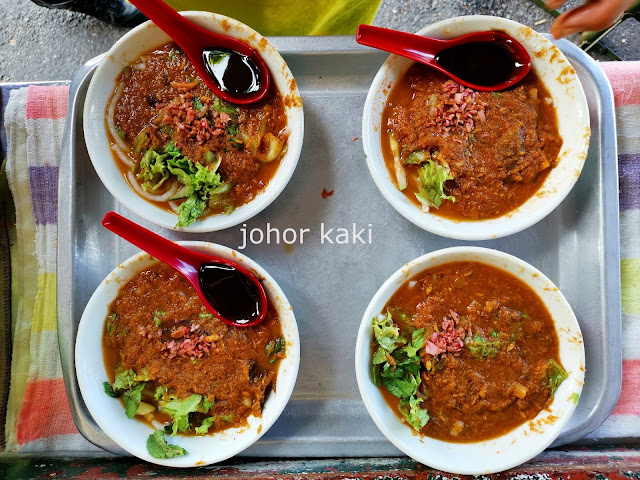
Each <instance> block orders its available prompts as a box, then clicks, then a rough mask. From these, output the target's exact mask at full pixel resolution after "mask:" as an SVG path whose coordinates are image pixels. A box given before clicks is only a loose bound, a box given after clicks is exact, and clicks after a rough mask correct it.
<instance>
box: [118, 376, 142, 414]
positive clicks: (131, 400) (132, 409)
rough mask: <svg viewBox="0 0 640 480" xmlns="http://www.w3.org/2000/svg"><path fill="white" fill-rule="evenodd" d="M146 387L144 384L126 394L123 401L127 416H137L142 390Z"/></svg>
mask: <svg viewBox="0 0 640 480" xmlns="http://www.w3.org/2000/svg"><path fill="white" fill-rule="evenodd" d="M145 385H146V383H144V382H143V383H140V384H138V385H136V386H135V387H133V388H131V389H130V390H127V391H126V392H124V395H123V396H122V399H123V400H124V413H126V414H127V417H129V418H133V417H134V416H135V414H136V411H137V410H138V407H139V406H140V401H141V400H142V390H144V387H145Z"/></svg>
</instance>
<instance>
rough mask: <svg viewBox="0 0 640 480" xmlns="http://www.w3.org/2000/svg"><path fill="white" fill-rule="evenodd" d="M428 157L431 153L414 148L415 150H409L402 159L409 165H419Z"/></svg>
mask: <svg viewBox="0 0 640 480" xmlns="http://www.w3.org/2000/svg"><path fill="white" fill-rule="evenodd" d="M430 158H431V155H429V152H427V151H426V150H416V151H415V152H411V153H410V154H409V155H407V158H405V159H404V163H408V164H409V165H420V164H421V163H423V162H426V161H427V160H429V159H430Z"/></svg>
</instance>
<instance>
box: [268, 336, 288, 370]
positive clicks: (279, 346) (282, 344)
mask: <svg viewBox="0 0 640 480" xmlns="http://www.w3.org/2000/svg"><path fill="white" fill-rule="evenodd" d="M286 345H287V342H286V341H285V339H284V336H283V335H280V336H279V337H278V338H276V339H275V340H271V341H270V342H269V343H267V345H266V346H265V347H264V351H265V353H266V354H267V356H268V357H272V358H271V360H269V363H273V362H275V361H276V360H277V359H278V358H281V357H282V355H277V356H276V354H278V353H279V352H284V351H285V348H286Z"/></svg>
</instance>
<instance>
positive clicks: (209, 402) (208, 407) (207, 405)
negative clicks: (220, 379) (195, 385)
mask: <svg viewBox="0 0 640 480" xmlns="http://www.w3.org/2000/svg"><path fill="white" fill-rule="evenodd" d="M211 407H213V400H209V397H203V399H202V409H203V410H204V413H207V412H208V411H209V410H211Z"/></svg>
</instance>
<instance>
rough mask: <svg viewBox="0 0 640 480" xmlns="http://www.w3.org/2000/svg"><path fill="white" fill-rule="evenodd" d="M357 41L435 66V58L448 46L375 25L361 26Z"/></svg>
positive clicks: (426, 38)
mask: <svg viewBox="0 0 640 480" xmlns="http://www.w3.org/2000/svg"><path fill="white" fill-rule="evenodd" d="M356 41H357V42H358V43H359V44H361V45H366V46H368V47H373V48H378V49H380V50H384V51H385V52H389V53H395V54H396V55H401V56H403V57H407V58H411V59H412V60H415V61H417V62H420V63H424V64H426V65H433V64H434V63H435V56H436V55H437V54H438V52H440V51H441V50H442V49H443V48H445V47H446V45H447V43H446V41H443V40H438V39H436V38H429V37H421V36H419V35H414V34H412V33H406V32H399V31H397V30H389V29H388V28H381V27H374V26H373V25H360V26H359V27H358V31H357V32H356Z"/></svg>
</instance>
